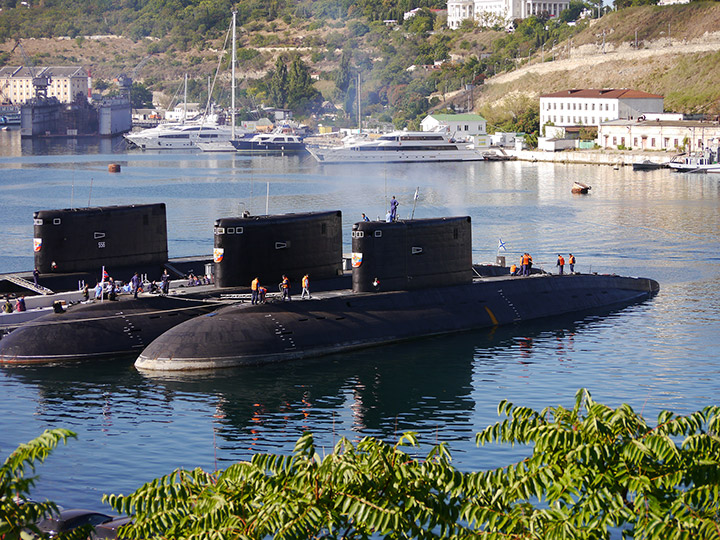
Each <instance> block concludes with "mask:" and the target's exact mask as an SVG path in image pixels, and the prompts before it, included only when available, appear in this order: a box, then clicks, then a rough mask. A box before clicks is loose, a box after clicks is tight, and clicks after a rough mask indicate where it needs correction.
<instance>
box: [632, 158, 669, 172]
mask: <svg viewBox="0 0 720 540" xmlns="http://www.w3.org/2000/svg"><path fill="white" fill-rule="evenodd" d="M667 166H668V165H667V163H657V162H655V161H651V160H649V159H646V160H643V161H641V162H640V163H633V164H632V168H633V171H654V170H657V169H665V168H667Z"/></svg>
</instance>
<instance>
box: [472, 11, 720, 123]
mask: <svg viewBox="0 0 720 540" xmlns="http://www.w3.org/2000/svg"><path fill="white" fill-rule="evenodd" d="M668 7H672V8H673V9H667V8H661V7H654V6H644V7H642V8H630V9H627V10H624V11H622V12H619V13H612V14H608V15H607V16H605V17H603V18H602V19H599V20H597V21H594V24H592V25H590V26H589V27H588V28H587V29H586V30H584V31H583V32H581V33H580V34H577V35H576V36H574V37H573V38H572V42H570V41H568V42H565V43H561V44H558V45H557V46H556V47H554V48H552V49H550V50H545V51H544V56H545V61H544V62H543V61H542V59H541V55H540V54H537V53H535V54H533V55H532V56H531V57H530V58H529V59H528V60H526V61H525V62H524V63H523V64H522V65H521V66H520V67H518V69H515V70H513V71H511V72H509V73H504V74H501V75H498V76H495V77H491V78H490V79H488V80H487V81H486V84H485V86H484V88H483V89H482V92H481V94H480V96H479V97H478V99H477V100H476V105H477V106H478V107H481V108H492V107H494V106H495V107H496V106H502V104H504V103H507V102H508V98H509V97H510V99H511V100H512V99H517V98H518V97H520V96H525V97H528V98H531V99H536V98H537V97H538V96H539V95H540V94H544V93H551V92H556V91H559V90H563V89H568V88H611V87H615V88H635V89H638V90H643V91H646V92H651V93H655V94H660V95H663V96H665V108H666V110H668V111H678V112H686V113H706V114H718V113H720V85H719V84H718V82H717V73H716V67H717V65H719V63H720V5H718V4H700V5H694V6H692V5H690V6H689V7H688V5H686V6H668ZM692 8H694V9H692ZM668 25H670V37H668V36H667V30H668ZM635 29H638V42H637V43H638V46H637V48H636V47H635ZM603 31H604V32H605V42H604V47H603V42H602V34H603ZM571 43H572V45H571ZM553 56H555V59H554V60H552V58H553Z"/></svg>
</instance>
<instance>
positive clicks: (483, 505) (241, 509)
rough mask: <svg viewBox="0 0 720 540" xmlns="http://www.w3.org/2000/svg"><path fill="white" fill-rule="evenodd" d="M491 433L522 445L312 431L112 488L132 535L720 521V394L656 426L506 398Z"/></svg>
mask: <svg viewBox="0 0 720 540" xmlns="http://www.w3.org/2000/svg"><path fill="white" fill-rule="evenodd" d="M498 413H499V414H500V415H501V416H505V417H506V418H505V419H504V420H501V421H499V422H497V423H496V424H494V425H491V426H489V427H487V428H486V429H484V430H483V431H481V432H480V433H478V434H477V437H476V441H477V443H478V444H479V445H486V444H490V443H501V444H508V443H509V444H512V445H522V446H526V447H527V448H528V453H529V455H528V456H527V457H526V458H525V459H523V460H521V461H519V462H517V463H514V464H511V465H508V466H507V467H503V468H499V469H495V470H490V471H478V472H470V473H462V472H460V471H458V470H456V469H454V468H453V467H452V465H451V456H450V453H449V452H448V449H447V448H446V446H445V445H443V444H441V445H439V446H436V447H434V448H433V449H432V450H431V451H430V452H429V453H428V454H427V456H426V457H425V458H424V459H417V458H415V457H412V456H411V455H409V454H408V453H406V452H405V451H404V450H403V449H404V447H406V446H411V447H412V446H416V444H417V440H416V437H415V434H413V433H406V434H405V435H403V436H402V437H401V438H400V440H399V441H398V442H397V444H395V445H392V446H391V445H389V444H386V443H383V442H381V441H378V440H376V439H373V438H364V439H362V440H361V441H359V442H358V443H357V444H356V445H353V443H351V442H350V441H349V440H347V439H342V440H341V441H340V442H338V444H337V445H336V446H335V448H334V451H333V452H332V453H331V454H329V455H327V456H325V457H321V456H320V455H318V453H317V451H316V449H315V446H314V441H313V438H312V436H311V435H310V434H305V435H303V436H302V437H301V438H300V439H298V441H297V444H296V445H295V450H294V452H293V454H292V455H291V456H281V455H273V454H260V455H256V456H254V457H253V459H252V461H250V462H240V463H236V464H234V465H232V466H231V467H229V468H228V469H227V470H225V471H222V472H215V473H207V472H204V471H202V470H201V469H195V470H194V471H185V470H176V471H174V472H173V473H171V474H169V475H167V476H164V477H162V478H158V479H156V480H154V481H152V482H150V483H148V484H145V485H144V486H142V487H141V488H140V489H138V490H137V491H136V492H135V493H133V494H131V495H128V496H123V495H109V496H106V497H105V498H104V500H106V501H107V502H109V503H110V504H111V506H113V507H114V508H115V509H116V510H117V511H119V512H122V513H125V514H134V515H135V520H134V524H133V525H131V526H129V527H128V528H127V529H126V530H124V531H123V533H122V534H123V536H124V537H126V538H150V537H157V536H162V537H163V538H168V539H191V538H192V539H195V538H197V539H199V538H217V539H225V538H227V539H230V538H233V539H234V538H248V539H249V538H257V539H261V538H267V537H270V536H272V537H274V538H278V539H297V538H370V537H371V536H373V537H380V536H382V537H384V538H387V539H395V538H470V537H473V538H475V537H478V536H480V537H482V538H517V539H521V538H527V539H538V540H540V539H543V540H545V539H575V538H578V539H580V538H582V539H595V538H597V539H600V538H607V537H608V535H609V531H610V530H611V529H618V528H619V529H621V530H622V531H623V534H624V535H625V536H632V537H634V538H710V537H714V538H716V537H717V536H718V534H720V525H718V512H719V511H720V467H719V465H720V439H719V438H718V428H720V407H714V406H713V407H707V408H705V409H703V410H702V411H698V412H695V413H692V414H689V415H687V416H676V415H675V414H673V413H672V412H669V411H662V412H661V413H660V414H659V415H658V418H657V423H656V425H654V426H650V425H648V423H647V422H646V421H645V419H644V418H642V416H640V415H638V414H637V413H635V412H634V411H633V410H632V408H631V407H630V406H628V405H621V406H619V407H618V408H617V409H613V408H611V407H608V406H606V405H602V404H599V403H595V402H594V401H593V400H592V398H591V396H590V394H589V393H588V392H587V391H585V390H580V391H579V392H578V393H577V395H576V398H575V404H574V407H573V408H572V409H570V410H568V409H565V408H564V407H548V408H545V409H543V410H542V411H536V410H533V409H530V408H527V407H518V406H515V405H513V404H512V403H509V402H507V401H503V402H501V403H500V405H499V406H498Z"/></svg>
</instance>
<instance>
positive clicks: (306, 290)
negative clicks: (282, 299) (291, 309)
mask: <svg viewBox="0 0 720 540" xmlns="http://www.w3.org/2000/svg"><path fill="white" fill-rule="evenodd" d="M302 289H303V290H302V294H301V295H300V300H302V299H303V298H305V295H306V294H307V298H308V300H310V274H305V275H304V276H303V278H302Z"/></svg>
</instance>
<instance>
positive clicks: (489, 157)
mask: <svg viewBox="0 0 720 540" xmlns="http://www.w3.org/2000/svg"><path fill="white" fill-rule="evenodd" d="M482 155H483V157H484V158H485V161H515V160H516V159H517V156H511V155H510V154H508V153H507V152H505V149H504V148H500V147H499V146H498V147H494V146H492V147H490V148H489V149H488V150H487V151H485V152H483V153H482Z"/></svg>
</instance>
